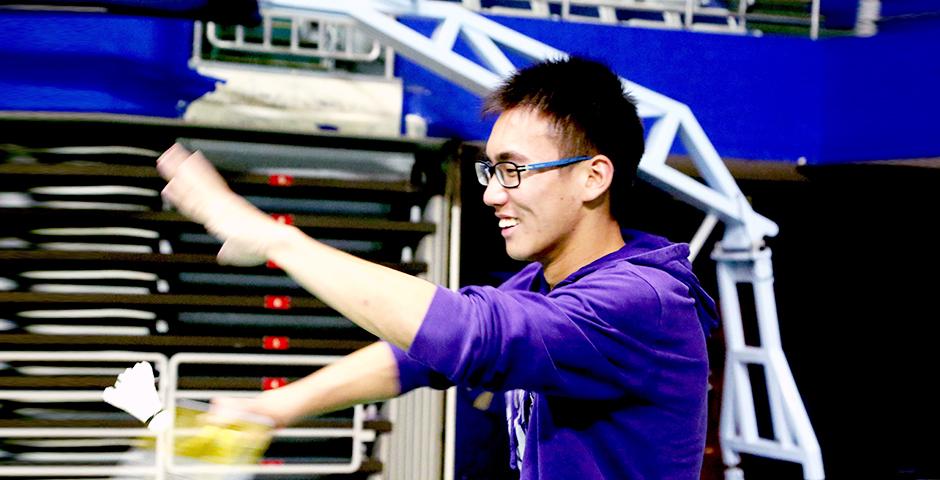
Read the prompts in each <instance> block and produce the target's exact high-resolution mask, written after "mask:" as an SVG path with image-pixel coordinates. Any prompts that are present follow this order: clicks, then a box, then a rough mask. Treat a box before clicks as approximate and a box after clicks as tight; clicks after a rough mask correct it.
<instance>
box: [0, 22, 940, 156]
mask: <svg viewBox="0 0 940 480" xmlns="http://www.w3.org/2000/svg"><path fill="white" fill-rule="evenodd" d="M494 18H495V19H496V20H497V21H499V22H501V23H503V24H505V25H507V26H509V27H511V28H514V29H516V30H519V31H520V32H522V33H525V34H527V35H530V36H532V37H534V38H537V39H540V40H542V41H544V42H545V43H548V44H550V45H552V46H554V47H556V48H558V49H560V50H563V51H568V52H572V53H581V54H585V55H588V56H592V57H595V58H601V59H604V60H606V61H607V62H608V63H610V64H611V66H613V67H614V68H615V70H617V71H618V72H619V73H620V74H621V75H623V76H625V77H627V78H630V79H631V80H633V81H635V82H637V83H639V84H641V85H644V86H646V87H649V88H652V89H654V90H656V91H659V92H661V93H663V94H666V95H668V96H670V97H672V98H675V99H677V100H679V101H682V102H684V103H686V104H688V105H689V106H691V107H692V109H693V111H694V112H695V113H696V115H697V116H698V118H699V121H700V122H701V123H702V125H703V127H704V128H705V131H706V132H707V133H708V134H709V136H710V137H711V139H712V141H713V142H714V143H715V145H716V147H717V148H718V151H719V152H720V153H721V154H722V155H723V156H725V157H727V158H744V159H761V160H777V161H784V162H796V161H797V159H799V158H800V157H805V158H806V159H807V160H808V161H809V162H810V163H841V162H850V161H860V160H875V159H889V158H916V157H936V156H940V134H938V130H940V128H938V127H937V126H936V125H937V122H936V121H934V120H933V119H932V113H933V112H935V111H940V87H938V86H940V18H938V16H930V15H925V16H922V17H917V18H913V19H895V20H892V21H889V22H885V23H884V24H883V25H882V28H881V31H880V33H879V34H878V35H876V36H874V37H871V38H854V37H842V38H828V39H823V40H819V41H816V42H813V41H811V40H809V39H806V38H797V37H782V36H769V35H768V36H764V37H762V38H757V37H747V36H733V35H715V34H704V33H693V32H683V31H663V30H652V29H638V28H626V27H616V26H608V25H593V24H577V23H560V22H553V21H545V20H532V19H520V18H509V17H494ZM403 21H404V23H406V24H407V25H410V26H412V27H414V28H415V29H417V30H419V31H422V32H424V33H426V34H428V35H429V34H430V33H431V31H433V28H434V26H435V23H434V22H432V21H429V20H426V19H419V18H406V19H404V20H403ZM191 38H192V23H191V22H188V21H184V20H173V19H156V18H142V17H132V16H120V15H97V14H83V15H76V14H66V13H41V14H40V13H29V12H13V11H7V12H3V13H0V110H57V111H79V112H85V111H95V112H97V111H101V112H115V113H131V114H140V115H158V116H168V117H175V116H180V115H181V114H182V112H183V110H184V109H185V107H186V104H187V103H188V102H190V101H192V100H193V99H195V98H198V97H199V96H200V95H202V94H203V93H205V92H207V91H209V90H211V89H212V86H213V81H212V80H211V79H206V78H204V77H201V76H199V75H197V74H196V73H194V72H193V71H191V70H189V69H188V67H187V60H188V58H189V55H190V50H191ZM456 48H457V51H459V52H461V53H463V54H465V55H468V56H471V57H472V54H471V53H470V52H469V49H468V48H466V46H465V45H463V44H462V43H460V42H458V45H457V47H456ZM516 60H518V59H516ZM517 65H519V66H522V65H524V62H523V61H522V60H518V61H517ZM397 72H398V74H399V75H400V76H401V77H403V79H404V82H405V87H406V91H405V111H406V112H419V113H422V114H424V115H425V116H427V117H428V118H429V120H430V125H429V131H430V133H431V134H432V135H435V136H456V137H461V138H468V139H483V138H485V137H486V135H487V133H488V130H489V123H488V122H481V118H480V116H479V113H478V112H479V106H480V102H479V99H477V98H476V97H474V96H473V95H471V94H469V93H468V92H466V91H464V90H462V89H460V88H459V87H455V86H453V85H452V84H450V82H448V81H446V80H443V79H441V78H439V77H436V76H435V75H433V74H429V73H427V72H426V71H424V70H423V69H421V68H418V67H417V66H415V65H413V64H411V63H410V62H408V61H407V60H405V59H403V58H401V57H399V59H398V60H397Z"/></svg>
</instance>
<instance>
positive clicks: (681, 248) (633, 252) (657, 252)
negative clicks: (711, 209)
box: [559, 229, 718, 336]
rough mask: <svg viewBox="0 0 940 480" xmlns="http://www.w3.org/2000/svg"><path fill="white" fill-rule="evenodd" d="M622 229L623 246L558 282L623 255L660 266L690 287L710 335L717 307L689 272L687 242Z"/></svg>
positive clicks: (643, 262) (646, 264)
mask: <svg viewBox="0 0 940 480" xmlns="http://www.w3.org/2000/svg"><path fill="white" fill-rule="evenodd" d="M621 233H622V234H623V240H624V246H623V247H621V248H620V250H617V251H616V252H613V253H611V254H609V255H606V256H604V257H602V258H599V259H597V260H595V261H594V262H592V263H590V264H589V265H587V266H585V267H584V268H581V269H580V270H578V271H577V272H575V273H574V274H572V275H571V276H570V277H568V278H567V279H565V280H564V281H563V282H561V283H559V286H560V285H562V284H564V283H568V282H572V281H575V280H577V279H578V278H580V277H583V276H584V275H587V274H588V273H590V272H592V271H594V270H596V269H598V268H600V267H601V266H603V265H605V264H606V263H607V262H608V261H609V260H611V259H612V258H616V259H625V260H627V261H629V262H630V263H632V264H634V265H638V266H643V267H652V268H656V269H659V270H663V271H666V272H668V273H669V274H670V275H672V277H673V278H676V279H677V280H679V281H680V282H682V283H684V284H685V285H686V286H687V287H689V292H690V294H691V295H692V297H693V298H694V299H695V309H696V312H697V313H698V318H699V321H700V322H701V324H702V330H703V331H704V332H705V335H706V336H708V335H711V332H712V330H714V329H715V327H717V326H718V311H717V309H716V308H715V301H714V300H712V297H711V296H710V295H709V294H708V292H706V291H705V289H704V288H702V285H701V283H699V280H698V277H696V276H695V273H693V272H692V264H691V263H689V245H688V244H686V243H672V242H670V241H669V240H667V239H665V238H663V237H660V236H656V235H652V234H649V233H646V232H641V231H639V230H629V229H624V230H622V232H621Z"/></svg>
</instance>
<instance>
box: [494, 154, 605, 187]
mask: <svg viewBox="0 0 940 480" xmlns="http://www.w3.org/2000/svg"><path fill="white" fill-rule="evenodd" d="M592 158H594V157H593V156H588V155H580V156H577V157H568V158H561V159H558V160H552V161H551V162H541V163H530V164H528V165H519V164H516V163H513V162H507V161H503V162H496V163H494V164H492V165H491V164H490V162H487V161H486V160H478V161H477V162H476V163H477V165H480V167H477V181H479V182H480V185H483V186H484V187H485V186H488V185H489V181H490V180H491V179H492V178H493V177H494V176H495V177H496V181H497V182H499V184H500V185H502V186H503V188H518V187H519V185H522V176H521V175H517V176H516V178H517V179H518V180H519V183H517V184H515V185H506V184H505V183H504V180H503V177H502V175H499V174H498V173H497V170H496V168H497V167H499V166H500V165H512V167H513V170H514V171H515V173H517V174H518V173H521V172H525V171H527V170H540V169H543V168H552V167H564V166H565V165H571V164H573V163H578V162H583V161H585V160H590V159H592ZM481 169H482V170H481ZM480 173H484V175H486V182H484V179H483V177H481V176H480V175H479V174H480Z"/></svg>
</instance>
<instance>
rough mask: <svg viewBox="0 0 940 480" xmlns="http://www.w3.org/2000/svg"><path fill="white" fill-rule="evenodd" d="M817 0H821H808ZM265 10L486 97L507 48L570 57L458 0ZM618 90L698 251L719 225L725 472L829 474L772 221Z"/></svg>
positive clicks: (665, 116) (710, 149)
mask: <svg viewBox="0 0 940 480" xmlns="http://www.w3.org/2000/svg"><path fill="white" fill-rule="evenodd" d="M813 3H814V5H815V6H817V7H818V0H813ZM260 4H261V6H262V8H277V9H278V10H279V11H286V12H289V11H294V12H296V13H298V14H309V13H313V12H320V13H328V14H336V15H346V16H348V17H350V18H352V19H355V20H356V21H357V22H358V24H359V27H360V28H361V29H363V30H364V31H366V32H368V33H369V34H370V35H373V36H374V37H375V38H377V39H378V40H380V41H381V42H383V44H385V45H388V46H391V47H393V48H394V49H395V51H396V53H398V54H401V55H404V56H406V57H408V58H409V59H411V60H413V61H415V62H417V63H419V64H420V65H422V66H423V67H425V68H426V69H428V70H429V71H431V72H434V73H436V74H438V75H440V76H441V77H443V78H447V79H449V80H450V81H451V82H453V83H455V84H457V85H459V86H461V87H463V88H465V89H467V90H469V91H470V92H473V93H475V94H477V95H485V94H486V93H487V92H489V91H491V90H492V89H493V88H495V87H496V86H497V85H498V84H499V83H500V81H501V79H502V78H503V77H506V76H508V75H510V74H511V73H512V72H514V71H515V69H516V65H514V64H513V63H512V62H511V61H510V60H509V59H508V57H507V56H506V54H505V53H504V52H503V51H502V48H504V47H505V48H508V49H511V50H512V51H513V52H515V53H517V54H519V55H522V56H524V57H527V58H529V59H531V60H534V61H538V60H544V59H551V58H562V57H565V53H564V52H562V51H559V50H557V49H554V48H552V47H550V46H548V45H545V44H543V43H541V42H539V41H536V40H534V39H532V38H529V37H526V36H524V35H521V34H519V33H518V32H515V31H513V30H511V29H509V28H506V27H504V26H502V25H500V24H498V23H496V22H494V21H492V20H489V19H486V18H484V17H482V16H480V15H478V14H476V13H474V12H472V11H470V10H468V9H466V8H463V7H462V6H461V5H460V4H457V3H454V2H444V1H425V0H411V1H408V0H398V1H395V0H386V1H379V0H373V1H368V0H349V1H346V2H341V3H339V2H331V1H327V0H263V1H262V2H261V3H260ZM399 15H416V16H421V17H425V18H430V19H434V20H437V21H438V22H439V23H438V26H437V28H436V29H435V31H434V32H433V34H432V35H431V37H430V38H429V37H427V36H425V35H422V34H420V33H418V32H416V31H414V30H412V29H411V28H409V27H407V26H405V25H402V24H401V23H399V22H398V21H397V20H396V19H395V17H396V16H399ZM458 37H460V38H462V39H463V40H464V41H465V42H467V44H468V45H469V46H470V47H471V50H472V51H473V52H474V54H475V55H476V61H474V60H471V59H468V58H466V57H464V56H462V55H460V54H458V53H456V52H455V51H454V50H453V48H454V45H455V42H456V40H457V38H458ZM622 81H623V84H624V87H625V89H626V90H627V91H628V92H630V93H631V94H632V95H633V97H634V98H636V99H637V101H638V108H639V112H640V115H641V117H643V118H647V119H652V120H653V126H652V128H651V129H650V131H649V133H648V136H647V149H646V153H645V155H644V157H643V160H642V161H641V163H640V167H639V175H640V177H641V178H642V179H644V180H645V181H647V182H649V183H651V184H652V185H654V186H656V187H658V188H660V189H662V190H665V191H666V192H668V193H670V194H672V195H674V196H676V197H677V198H679V199H680V200H682V201H684V202H686V203H688V204H690V205H692V206H694V207H696V208H699V209H701V210H702V211H704V212H705V213H706V217H705V220H704V222H703V223H702V226H701V227H700V229H699V231H698V232H697V233H696V234H695V236H694V237H693V241H692V244H693V245H692V247H693V249H694V250H696V251H697V249H698V248H700V247H701V244H702V243H703V242H704V240H705V239H706V238H707V237H708V234H709V233H710V231H711V229H712V228H713V227H714V226H715V225H716V224H717V222H718V221H719V220H720V221H721V222H723V223H724V227H725V228H724V235H723V238H722V239H721V241H719V242H718V243H717V245H716V247H715V250H714V251H713V253H712V258H713V259H714V260H715V261H716V262H717V276H718V284H719V295H720V298H721V302H720V303H721V313H722V322H723V325H724V331H725V339H726V361H725V372H724V398H723V399H722V409H721V426H720V439H721V449H722V457H723V461H724V463H725V464H726V465H727V467H728V468H727V469H726V471H725V477H726V479H728V480H737V479H742V478H744V472H743V471H742V470H741V468H739V463H740V461H741V454H752V455H758V456H764V457H769V458H774V459H779V460H785V461H790V462H795V463H799V464H801V465H802V467H803V475H804V477H805V478H806V479H808V480H820V479H823V478H824V476H825V475H824V470H823V462H822V454H821V451H820V448H819V443H818V441H817V439H816V434H815V432H814V430H813V427H812V425H811V423H810V421H809V417H808V415H807V413H806V409H805V407H804V405H803V401H802V399H801V397H800V393H799V390H798V388H797V386H796V383H795V381H794V379H793V375H792V373H791V371H790V367H789V364H788V362H787V360H786V356H785V355H784V353H783V348H782V345H781V341H780V333H779V332H780V331H779V324H778V320H777V306H776V300H775V294H774V290H773V264H772V261H771V251H770V249H769V248H767V247H766V245H765V243H764V238H765V237H773V236H775V235H776V234H777V233H778V226H777V225H776V224H775V223H774V222H773V221H771V220H769V219H767V218H766V217H764V216H762V215H760V214H758V213H757V212H755V211H754V210H753V209H752V208H751V206H750V205H749V204H748V202H747V199H746V198H745V196H744V194H743V193H742V192H741V190H740V188H739V187H738V185H737V183H736V182H735V180H734V178H733V177H732V176H731V174H730V173H729V171H728V169H727V167H726V166H725V165H724V164H723V163H722V159H721V157H720V156H719V154H718V152H717V151H716V150H715V148H714V146H713V145H712V143H711V141H710V140H709V139H708V136H707V135H706V133H705V132H704V130H703V129H702V127H701V125H700V124H699V123H698V121H697V120H696V118H695V115H694V114H693V113H692V111H691V110H690V109H689V107H688V106H686V105H684V104H682V103H680V102H677V101H675V100H673V99H670V98H668V97H666V96H664V95H661V94H659V93H656V92H654V91H652V90H649V89H647V88H644V87H642V86H640V85H637V84H635V83H633V82H630V81H629V80H626V79H622ZM677 138H678V139H679V140H680V141H681V142H682V144H683V146H684V147H685V149H686V151H687V152H688V154H689V156H690V158H691V159H692V162H693V164H694V166H695V167H696V169H697V170H698V172H699V173H700V174H701V176H702V177H703V179H704V182H705V183H704V184H703V183H700V182H698V181H696V180H694V179H692V178H690V177H688V176H687V175H685V174H683V173H681V172H679V171H678V170H676V169H674V168H672V167H670V166H668V165H667V164H666V159H667V156H668V155H669V152H670V151H671V149H672V145H673V143H674V142H675V140H676V139H677ZM741 285H749V286H751V287H752V289H753V295H754V301H755V307H756V312H754V313H755V314H756V319H757V321H756V323H757V325H756V327H755V328H756V330H757V332H758V333H759V343H758V344H748V342H747V341H746V340H745V337H744V325H743V324H744V319H743V318H742V312H741V302H740V301H739V298H738V288H739V286H741ZM750 367H757V368H759V369H762V373H763V377H764V380H765V383H766V387H767V398H768V400H769V410H770V420H771V422H772V430H773V431H772V433H771V436H770V438H767V437H765V436H762V435H761V434H760V433H759V432H758V428H757V423H758V422H757V412H756V409H755V401H754V392H753V390H752V383H751V378H750V373H749V368H750ZM455 410H456V408H455V401H454V394H453V392H450V393H449V395H448V403H447V415H448V418H447V425H448V428H447V429H446V433H447V437H446V445H445V447H446V448H445V452H444V454H445V468H444V478H445V479H450V478H453V448H454V447H453V444H454V434H453V424H454V415H455Z"/></svg>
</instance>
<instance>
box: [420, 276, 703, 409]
mask: <svg viewBox="0 0 940 480" xmlns="http://www.w3.org/2000/svg"><path fill="white" fill-rule="evenodd" d="M589 277H591V278H590V279H588V278H584V279H581V280H579V281H578V282H574V283H573V284H570V285H567V286H565V287H562V288H557V289H556V290H554V291H553V292H551V293H550V294H549V295H541V294H539V293H535V292H528V291H514V290H510V291H504V290H498V289H495V288H491V287H467V288H464V289H462V290H461V291H460V292H459V293H458V292H452V291H449V290H446V289H444V288H439V289H438V291H437V292H436V294H435V296H434V299H433V301H432V303H431V307H430V309H429V310H428V313H427V315H426V317H425V319H424V323H423V324H422V326H421V328H420V329H419V331H418V335H417V337H416V338H415V341H414V343H413V344H412V345H411V348H410V349H409V351H408V355H409V356H410V357H412V358H414V359H416V360H418V361H420V362H421V363H423V364H426V365H428V366H429V367H430V368H432V369H433V370H435V371H437V372H440V373H441V374H443V375H444V376H446V377H447V378H449V379H450V380H451V381H453V382H455V383H457V384H460V385H465V386H471V387H477V386H479V387H483V388H486V389H488V390H509V389H514V388H522V389H526V390H529V391H537V392H541V393H546V394H550V395H551V394H554V395H562V396H566V397H573V398H584V399H598V400H603V399H617V398H622V397H623V396H624V395H635V396H640V397H648V396H649V395H650V392H651V391H657V390H659V389H658V387H654V388H651V387H652V384H653V383H655V382H656V381H657V379H658V377H659V370H660V369H663V368H666V369H672V370H675V369H676V368H680V369H683V368H689V369H695V370H697V372H696V373H701V372H700V371H701V370H702V369H703V368H704V369H706V370H707V362H705V363H703V361H704V353H705V348H704V338H703V335H702V330H701V327H700V326H699V322H698V319H697V315H696V314H695V307H694V300H693V299H692V298H691V297H689V295H688V289H687V287H685V285H684V284H682V283H681V282H678V281H672V282H669V281H668V280H666V281H665V282H666V284H665V285H660V286H656V287H654V286H653V285H652V284H651V283H650V281H649V280H648V279H645V278H642V277H640V276H638V275H635V274H626V275H624V274H623V272H620V273H618V274H616V275H612V274H609V273H608V274H604V273H602V272H597V273H595V274H594V275H590V276H589ZM659 289H667V290H668V289H673V290H679V291H677V292H676V295H673V296H672V297H675V298H676V299H678V300H679V305H676V306H669V310H670V311H669V313H670V314H673V313H676V312H679V313H681V315H680V316H681V317H682V318H679V319H678V323H679V324H681V325H677V324H676V320H675V319H670V320H669V321H664V313H665V310H664V306H663V305H662V304H661V301H660V298H661V295H660V294H659V292H658V290H659ZM683 290H684V291H683ZM672 297H670V298H672ZM673 310H674V311H673ZM677 327H678V330H676V329H677ZM692 328H694V330H695V331H696V332H697V334H695V333H692V334H691V337H696V338H695V339H692V342H693V343H696V342H697V340H701V342H700V344H696V345H694V346H689V345H686V343H688V342H687V341H686V339H685V338H683V337H688V336H689V335H690V334H689V333H688V332H690V331H691V329H692ZM674 330H675V331H677V332H678V334H674V333H673V331H674ZM680 376H682V375H680Z"/></svg>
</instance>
